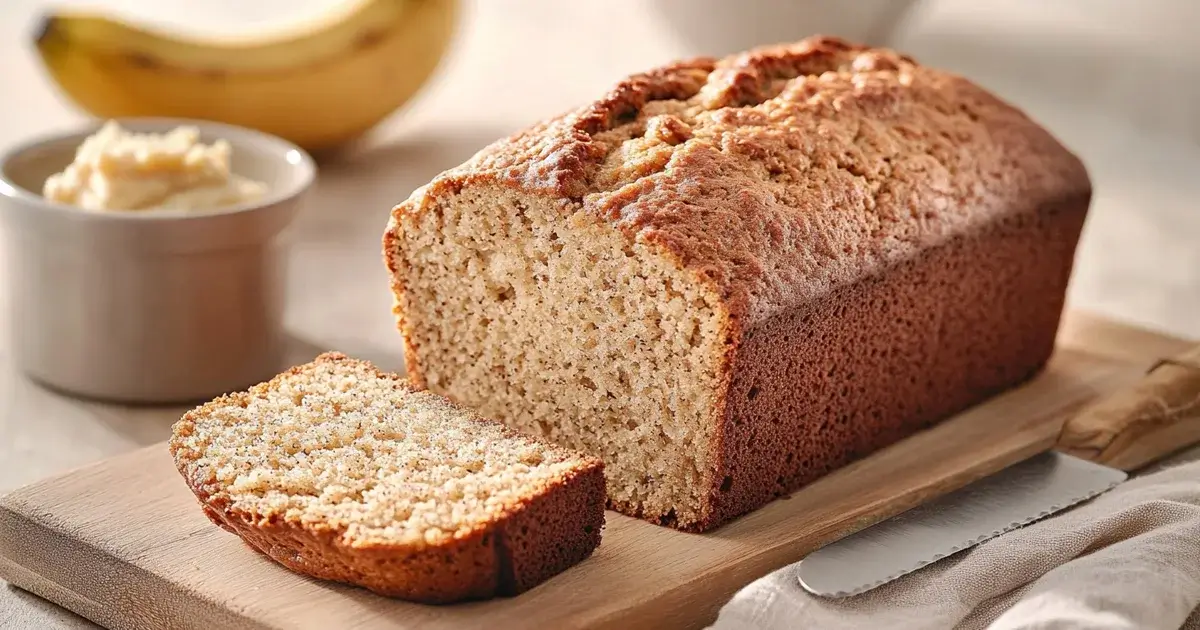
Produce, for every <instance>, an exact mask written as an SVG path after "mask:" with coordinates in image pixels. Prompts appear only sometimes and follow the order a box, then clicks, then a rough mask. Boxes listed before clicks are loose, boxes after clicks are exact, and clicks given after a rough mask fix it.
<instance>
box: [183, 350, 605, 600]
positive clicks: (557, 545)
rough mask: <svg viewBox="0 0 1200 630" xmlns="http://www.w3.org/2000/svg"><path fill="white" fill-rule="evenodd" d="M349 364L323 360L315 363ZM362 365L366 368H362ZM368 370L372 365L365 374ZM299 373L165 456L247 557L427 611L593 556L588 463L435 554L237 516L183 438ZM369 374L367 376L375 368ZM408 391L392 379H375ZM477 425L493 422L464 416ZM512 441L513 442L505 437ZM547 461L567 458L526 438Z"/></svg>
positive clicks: (595, 489) (274, 517) (600, 468)
mask: <svg viewBox="0 0 1200 630" xmlns="http://www.w3.org/2000/svg"><path fill="white" fill-rule="evenodd" d="M339 361H355V362H358V361H357V360H355V359H351V358H349V357H347V356H346V355H344V354H341V353H338V352H327V353H324V354H322V355H320V356H319V357H317V358H316V359H315V360H314V363H316V362H339ZM360 363H365V362H360ZM367 365H369V364H367ZM306 367H307V366H297V367H294V368H291V369H290V370H288V371H286V372H284V373H283V374H280V375H279V376H277V377H275V379H272V381H269V382H267V383H262V384H259V385H256V386H254V387H252V388H250V389H249V390H248V391H246V392H238V393H234V394H229V395H227V396H222V397H220V398H218V399H216V400H214V401H212V402H209V403H206V404H204V405H201V406H200V407H198V408H196V409H194V410H192V411H189V412H188V413H187V414H185V415H184V416H183V418H182V419H180V420H179V421H178V422H177V423H176V424H175V426H174V427H173V431H172V438H171V440H170V442H169V448H170V451H171V454H172V457H173V458H174V459H175V464H176V467H177V469H178V470H179V473H180V474H181V475H182V476H183V478H184V480H185V481H186V483H187V485H188V487H189V488H190V489H191V490H192V492H193V493H194V494H195V496H196V498H197V499H198V500H199V502H200V505H201V508H202V510H203V511H204V514H205V515H206V516H207V517H208V518H209V520H211V521H212V522H213V523H215V524H217V525H219V526H220V527H222V528H223V529H225V530H226V531H229V532H231V533H233V534H236V535H237V536H239V537H240V538H242V539H243V540H244V541H245V542H246V543H247V544H248V545H249V546H250V547H252V548H253V549H255V550H256V551H258V552H260V553H262V554H264V555H266V556H268V557H270V558H271V559H273V560H275V561H276V562H278V563H280V564H282V565H284V566H286V567H288V568H289V569H291V570H293V571H296V572H299V573H303V574H306V575H310V576H313V577H316V578H320V579H326V580H332V581H338V582H345V583H349V584H355V585H358V586H362V587H364V588H367V589H370V590H372V591H374V592H377V593H379V594H382V595H386V596H392V597H399V598H403V599H407V600H412V601H418V602H424V603H433V604H437V603H451V602H457V601H464V600H474V599H484V598H489V597H494V596H509V595H516V594H519V593H521V592H523V591H525V590H528V589H530V588H532V587H534V586H536V585H537V584H539V583H541V582H543V581H545V580H546V579H548V578H550V577H552V576H554V575H556V574H558V573H560V572H562V571H563V570H565V569H567V568H569V567H570V566H573V565H574V564H576V563H578V562H580V561H582V560H583V559H585V558H587V557H588V556H590V555H591V553H592V552H593V551H594V550H595V548H596V547H597V546H598V545H599V544H600V538H601V530H602V528H603V525H604V501H605V486H604V483H605V481H604V465H603V462H601V461H600V460H598V459H595V458H584V459H583V461H582V463H581V464H580V465H579V466H576V467H575V468H573V469H571V470H568V471H566V472H564V473H562V474H561V475H559V476H558V477H557V478H556V479H554V480H553V482H552V483H550V484H549V485H547V486H546V487H543V488H541V490H540V492H539V493H537V494H536V495H532V496H528V497H525V498H523V499H522V500H521V501H520V502H518V504H516V505H513V506H510V507H509V509H507V510H506V511H504V512H502V513H500V514H498V515H497V516H496V517H495V518H494V519H493V520H492V521H490V522H488V523H485V524H483V525H481V526H479V527H476V528H474V529H471V530H469V531H463V532H458V533H457V534H456V535H455V536H454V537H453V538H452V539H449V540H446V541H445V542H441V543H437V544H422V545H419V546H416V547H414V546H412V545H407V544H402V543H399V542H396V543H390V542H388V541H381V540H371V541H369V542H366V543H358V544H347V542H346V541H345V540H346V539H345V537H344V535H343V534H344V533H345V532H344V527H334V526H330V525H328V524H326V523H320V522H318V523H313V522H302V521H300V520H299V519H298V518H292V517H289V516H286V515H283V514H279V513H271V514H259V513H252V512H247V511H245V510H241V509H238V508H237V507H235V506H233V505H232V504H231V502H230V499H229V494H228V492H227V491H226V489H225V488H223V487H221V486H220V484H218V483H217V481H216V479H215V475H214V474H213V472H212V471H211V469H208V468H206V467H204V466H200V465H197V462H198V460H199V459H200V457H201V454H200V453H197V452H195V451H194V450H192V449H191V448H189V447H187V446H186V441H185V440H184V438H186V437H188V436H190V435H192V433H193V432H194V431H195V430H196V420H197V419H198V418H200V417H202V416H203V415H205V414H206V413H208V411H209V410H210V409H212V408H215V407H219V406H222V405H228V404H230V403H232V404H238V403H239V402H240V403H243V404H244V402H245V401H247V400H249V399H250V398H252V397H254V396H255V395H261V394H262V393H264V392H265V391H267V390H268V389H269V388H271V387H272V386H273V384H274V383H276V382H278V381H280V380H285V379H287V378H289V377H290V376H294V375H296V374H298V373H300V371H302V370H304V369H305V368H306ZM372 369H374V368H373V366H372ZM375 373H376V374H377V375H378V376H379V377H380V378H387V379H392V380H394V381H395V382H396V384H397V386H399V387H404V388H406V389H407V388H408V385H407V384H406V383H405V382H404V381H403V379H402V378H401V377H399V376H397V375H394V374H388V373H385V372H381V371H379V370H375ZM464 413H467V414H471V415H472V416H473V417H475V418H476V419H477V420H479V421H481V422H490V421H487V420H484V419H481V418H478V417H477V416H474V414H473V412H469V411H466V410H464ZM503 430H504V433H505V434H506V435H508V436H517V435H518V434H517V433H516V432H515V431H513V430H512V429H509V428H507V427H504V429H503ZM521 437H522V439H524V440H530V441H535V442H538V443H539V444H541V445H543V446H544V447H545V448H547V449H548V450H550V451H555V452H559V453H565V452H567V451H566V450H565V449H562V448H561V447H558V446H554V445H550V444H548V443H546V442H544V441H540V440H537V439H536V438H532V437H529V436H521Z"/></svg>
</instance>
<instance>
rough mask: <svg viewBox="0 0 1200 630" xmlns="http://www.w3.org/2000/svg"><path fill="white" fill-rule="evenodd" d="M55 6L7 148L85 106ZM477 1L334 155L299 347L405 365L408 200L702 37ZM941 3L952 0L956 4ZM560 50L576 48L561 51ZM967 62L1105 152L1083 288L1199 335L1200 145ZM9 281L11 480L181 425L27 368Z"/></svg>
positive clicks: (921, 35) (4, 403) (320, 196)
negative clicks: (400, 266)
mask: <svg viewBox="0 0 1200 630" xmlns="http://www.w3.org/2000/svg"><path fill="white" fill-rule="evenodd" d="M966 1H969V0H966ZM45 4H46V3H44V2H38V1H34V0H7V1H6V2H5V3H4V4H3V6H2V7H0V77H3V78H4V79H5V81H6V82H9V83H11V84H13V85H10V89H8V90H6V91H5V93H6V96H5V97H4V98H5V102H4V105H3V112H4V116H0V147H3V146H7V145H9V144H11V143H14V142H17V141H19V140H21V139H23V138H25V137H27V136H28V135H32V134H36V133H39V132H48V131H53V130H56V129H60V128H62V127H64V126H69V125H77V124H81V123H82V122H83V121H84V120H85V119H84V118H83V117H82V116H81V115H80V114H79V113H78V112H76V111H75V110H74V109H73V108H71V106H70V105H68V104H66V103H65V102H64V101H62V100H61V99H60V97H59V95H58V93H57V92H56V89H55V88H54V86H53V85H52V84H51V83H50V82H49V80H48V78H47V77H46V76H45V75H44V74H43V72H42V71H41V68H40V67H39V66H38V63H37V61H36V58H35V57H34V54H33V51H32V49H31V48H30V46H29V45H28V42H29V34H30V31H31V29H32V24H33V21H34V17H35V16H36V15H37V14H38V12H39V11H41V10H42V9H43V8H44V5H45ZM57 4H61V3H57ZM76 4H78V3H76ZM88 4H96V3H94V2H92V3H88ZM105 4H107V5H109V6H113V7H116V8H118V9H122V10H125V11H126V12H128V13H131V14H137V13H141V14H142V16H143V17H148V18H150V19H162V20H165V21H167V22H171V23H179V21H180V19H181V18H184V17H186V19H187V22H188V23H189V25H191V26H197V25H200V26H201V27H203V26H205V25H206V21H207V23H215V24H220V23H222V22H223V21H224V22H228V21H230V20H231V18H238V19H237V21H238V23H239V24H240V25H242V26H246V25H247V24H248V23H250V22H251V21H252V20H255V19H259V18H261V17H263V16H269V15H271V12H272V11H273V10H276V9H279V8H281V7H285V6H293V7H294V6H295V5H297V4H299V5H302V7H303V8H304V9H305V10H319V9H322V8H324V7H325V6H328V5H331V4H334V2H332V1H330V0H323V1H318V0H306V1H304V2H300V3H295V2H287V1H285V0H270V1H263V2H259V3H238V2H234V1H232V0H225V1H220V2H211V3H194V2H185V0H173V1H170V2H168V1H165V0H155V1H154V2H150V0H124V1H120V2H117V1H110V2H107V3H105ZM466 4H467V7H466V9H467V10H466V12H465V14H464V23H463V26H462V29H461V31H460V34H459V39H458V41H457V44H456V47H455V48H454V51H453V53H452V54H451V56H450V58H449V59H447V61H446V63H445V64H444V66H443V68H442V71H441V72H440V73H439V75H438V77H437V78H436V79H435V81H434V82H433V83H431V84H430V85H429V86H428V88H427V89H426V90H425V91H424V92H423V93H422V94H421V96H420V97H419V98H418V99H417V101H415V102H413V103H412V104H411V105H410V106H409V107H407V108H405V109H404V111H403V112H401V113H399V114H398V115H397V116H394V117H393V118H391V119H390V120H388V121H387V122H386V123H384V124H383V125H382V126H381V127H380V128H379V129H378V130H377V133H376V134H375V135H374V137H373V139H372V141H371V142H369V143H368V144H366V145H365V146H364V147H363V148H362V149H361V150H360V151H357V152H356V153H354V154H352V155H349V156H347V157H345V158H344V159H342V160H340V161H338V162H336V163H329V164H326V165H324V166H322V171H321V184H320V186H319V190H318V193H317V196H316V198H315V200H314V202H313V203H312V204H311V206H310V207H309V210H308V212H306V214H304V216H302V217H301V218H300V219H299V220H298V223H297V225H296V231H297V238H296V241H297V244H296V245H295V246H294V249H293V251H292V260H291V268H290V271H289V286H288V309H287V322H286V323H287V326H288V329H289V331H290V332H291V333H292V335H293V337H294V347H293V351H294V358H295V359H296V360H304V359H307V358H310V357H311V356H312V355H314V354H315V353H316V352H318V351H320V350H324V349H337V350H341V351H343V352H346V353H348V354H351V355H359V356H362V357H365V358H369V359H372V360H374V361H375V362H377V363H378V364H379V365H381V366H382V367H385V368H399V367H400V365H401V363H402V359H401V355H400V343H399V338H398V335H397V334H396V333H395V330H394V327H393V322H392V320H391V316H390V306H391V303H390V297H389V295H388V292H387V291H386V278H385V275H384V269H383V267H382V265H381V264H380V261H379V254H378V243H379V240H378V239H379V234H380V231H381V230H382V228H383V226H384V224H385V222H386V217H387V213H388V211H389V209H390V208H391V206H392V205H393V204H394V203H396V202H397V201H399V200H401V199H403V198H404V197H406V196H407V195H408V193H409V192H410V191H411V190H412V189H413V188H414V187H416V186H417V185H420V184H421V183H424V182H425V181H427V180H428V179H429V178H430V177H431V176H432V175H434V174H435V173H436V172H438V171H440V170H441V169H443V168H445V167H447V166H450V165H453V164H455V163H457V162H459V161H461V160H463V159H465V158H466V157H468V156H469V155H470V154H471V153H473V152H474V151H475V150H476V149H478V148H479V147H480V146H482V145H483V144H485V143H487V142H489V141H491V140H493V139H494V138H496V137H498V136H500V135H503V134H506V133H509V132H511V131H513V130H515V129H517V128H519V127H520V126H523V125H525V124H527V123H529V122H531V121H533V120H535V119H537V118H541V117H544V116H547V115H550V114H553V113H556V112H558V111H561V110H563V109H565V108H567V107H570V106H572V105H574V104H577V103H580V102H583V101H585V100H588V99H589V98H591V97H593V96H595V95H596V94H598V93H600V92H602V91H603V90H605V89H606V88H607V87H608V86H609V85H610V84H611V83H612V82H613V80H614V79H616V78H618V77H620V76H621V75H623V74H626V73H628V72H631V71H636V70H640V69H644V68H645V67H647V66H650V65H653V64H655V63H659V62H661V61H664V60H668V59H671V58H674V57H677V56H680V55H684V54H690V53H691V52H692V51H689V50H687V49H685V46H684V44H683V43H682V41H681V40H680V39H678V38H677V37H676V36H675V35H674V34H673V33H672V32H671V31H670V29H667V28H664V25H663V24H662V23H661V21H660V20H659V19H658V18H656V16H654V15H652V14H650V13H649V11H648V9H647V7H646V5H645V3H643V2H640V0H624V1H622V2H612V3H606V4H605V6H606V7H609V8H610V10H611V11H612V12H614V13H617V14H621V15H622V16H624V18H623V19H622V20H621V24H622V28H623V29H624V30H623V32H622V34H621V37H620V39H619V40H614V39H613V37H612V35H611V34H610V33H608V32H607V31H606V29H605V24H604V23H601V22H598V21H596V20H594V19H592V18H593V17H594V16H593V15H592V14H593V13H594V7H584V6H581V4H579V3H561V2H555V1H554V0H519V1H518V0H509V1H507V2H504V3H489V2H483V1H478V2H467V3H466ZM930 4H932V5H934V8H935V9H936V5H939V4H943V5H952V4H954V2H942V3H937V2H932V3H930ZM959 4H961V2H960V3H959ZM196 11H201V13H199V14H198V13H196ZM943 14H944V15H945V16H950V17H953V16H954V15H957V14H955V12H954V11H944V12H943V13H942V14H939V13H938V11H937V10H931V11H928V12H927V14H926V15H925V16H924V18H923V19H924V20H925V21H924V22H921V23H918V24H916V25H915V26H912V27H910V28H909V30H908V31H906V32H905V33H903V34H902V35H901V36H900V37H899V40H898V41H897V46H900V47H905V48H907V49H908V50H911V51H913V52H915V53H916V54H918V56H919V57H920V56H921V53H922V52H924V53H925V54H924V58H923V60H924V61H926V62H929V63H943V62H942V58H945V59H946V60H947V61H946V62H945V63H944V64H943V65H947V64H952V63H954V61H953V60H954V59H959V60H962V59H970V58H971V57H969V56H963V55H959V54H958V53H957V52H955V49H953V47H952V46H950V45H948V44H946V43H945V41H946V40H945V39H944V38H943V39H938V37H937V33H936V29H937V28H938V25H939V24H942V23H948V22H947V20H949V19H950V17H945V18H944V19H943V18H939V15H943ZM959 14H961V11H959ZM960 17H961V15H960ZM939 19H942V22H939ZM563 25H570V27H569V28H563ZM922 29H924V30H922ZM614 44H616V45H614ZM546 50H555V51H569V52H563V54H554V55H546V54H544V51H546ZM987 58H988V55H979V56H978V59H984V60H986V59H987ZM958 63H959V66H960V67H958V68H956V69H959V70H960V71H963V72H966V73H968V74H970V75H971V76H974V77H977V78H978V79H979V80H981V81H982V82H984V83H985V84H988V85H991V86H995V87H996V89H998V90H1001V91H1002V92H1003V93H1004V95H1005V96H1007V97H1009V98H1010V99H1012V100H1014V101H1015V102H1017V103H1018V104H1020V105H1022V106H1024V107H1026V108H1027V109H1028V110H1029V111H1030V112H1031V113H1033V114H1034V115H1035V117H1037V118H1039V119H1041V120H1042V121H1043V122H1045V123H1046V124H1047V125H1048V126H1050V127H1051V128H1052V129H1055V131H1056V132H1057V133H1059V135H1060V137H1062V138H1063V139H1064V140H1065V141H1066V142H1067V143H1068V144H1070V145H1071V146H1073V147H1074V148H1076V149H1077V150H1078V151H1080V153H1081V154H1083V156H1084V158H1085V160H1086V161H1088V163H1089V166H1090V167H1091V168H1092V171H1093V174H1094V176H1095V178H1096V180H1097V184H1098V190H1099V193H1098V195H1097V199H1096V202H1095V205H1094V210H1093V214H1092V218H1091V219H1090V220H1089V226H1088V230H1087V233H1086V236H1085V241H1084V244H1083V246H1082V247H1081V250H1080V255H1079V265H1078V271H1077V273H1076V276H1075V279H1074V281H1073V286H1072V295H1071V302H1072V304H1074V305H1076V306H1081V307H1084V308H1088V309H1092V310H1095V311H1098V312H1100V313H1103V314H1107V315H1110V316H1114V317H1118V318H1121V319H1125V320H1129V321H1133V322H1136V323H1141V324H1143V325H1149V326H1152V327H1155V328H1159V329H1162V330H1165V331H1168V332H1173V333H1176V334H1180V335H1186V336H1193V337H1200V324H1198V323H1197V320H1196V318H1194V317H1192V314H1193V313H1196V312H1200V248H1196V247H1195V246H1194V245H1193V243H1194V242H1195V239H1196V238H1200V214H1197V213H1194V212H1191V209H1192V205H1193V202H1192V200H1194V199H1196V198H1198V197H1200V182H1198V181H1193V177H1192V174H1194V173H1196V172H1200V171H1198V170H1197V169H1198V168H1200V148H1197V147H1195V146H1191V145H1188V144H1185V143H1183V142H1182V141H1180V140H1178V139H1175V138H1169V137H1165V136H1161V135H1155V134H1154V132H1152V131H1151V132H1146V131H1137V130H1135V129H1133V128H1131V127H1129V125H1128V124H1125V123H1121V122H1119V121H1118V122H1113V119H1114V118H1113V117H1114V115H1113V114H1111V113H1106V112H1104V111H1089V112H1081V111H1079V110H1078V109H1074V108H1068V107H1065V106H1061V105H1055V104H1054V103H1052V102H1049V101H1047V100H1046V99H1044V98H1043V99H1041V100H1039V93H1038V92H1037V91H1036V90H1030V89H1028V88H1026V90H1025V91H1024V92H1022V91H1021V90H1022V87H1021V86H1022V84H1021V83H1018V82H1015V81H1013V80H1012V78H1011V77H1012V75H1011V73H1010V74H1008V75H1005V74H1004V73H1002V72H1000V71H999V70H998V69H997V68H996V67H995V66H989V65H987V64H986V63H984V62H980V63H981V64H982V65H979V66H977V67H972V68H967V67H962V64H963V63H965V62H961V61H959V62H958ZM514 69H521V71H519V72H518V71H514ZM13 86H19V87H17V88H15V89H14V87H13ZM485 104H486V105H485ZM0 254H3V252H0ZM4 283H5V280H4V278H3V274H0V330H3V331H4V332H3V335H5V337H0V340H3V342H2V343H0V493H3V492H5V491H7V490H11V489H13V488H16V487H18V486H21V485H24V484H26V483H28V482H31V481H33V480H35V479H38V478H41V477H45V476H48V475H51V474H54V473H58V472H61V471H63V470H66V469H69V468H73V467H76V466H80V465H83V464H86V463H89V462H93V461H95V460H98V459H101V458H104V457H107V456H111V455H114V454H117V453H122V452H126V451H129V450H132V449H134V448H137V447H139V446H144V445H147V444H152V443H155V442H158V441H160V440H163V439H165V437H166V436H167V435H168V433H169V427H170V425H171V423H172V422H173V421H174V420H175V419H176V418H177V417H178V415H179V411H180V410H179V409H177V408H166V409H163V408H123V407H117V406H111V405H103V404H97V403H91V402H83V401H78V400H73V399H69V398H65V397H62V396H59V395H56V394H53V393H51V392H48V391H46V390H44V389H42V388H40V387H38V386H37V385H34V384H32V383H30V382H29V381H27V380H26V379H25V378H24V377H23V376H22V375H20V374H18V373H16V372H15V370H14V368H13V366H12V363H11V358H10V357H9V355H8V353H7V351H8V347H9V344H8V343H7V335H8V334H9V332H8V329H9V325H8V323H9V314H8V310H9V309H8V302H9V300H10V296H9V293H8V291H7V288H6V286H5V284H4ZM0 627H4V628H46V629H49V630H53V629H59V628H92V627H94V626H93V625H92V624H90V623H89V622H87V621H85V620H83V619H80V618H78V617H76V616H74V615H72V614H71V613H69V612H66V611H64V610H62V609H60V608H58V607H56V606H53V605H51V604H49V603H47V602H44V601H42V600H40V599H38V598H36V597H34V596H32V595H29V594H27V593H24V592H22V591H19V590H17V589H14V588H7V587H0Z"/></svg>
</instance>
